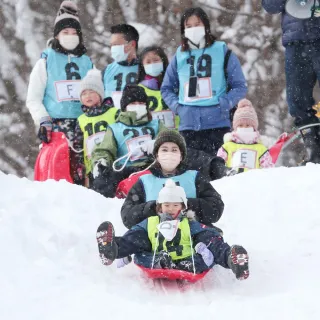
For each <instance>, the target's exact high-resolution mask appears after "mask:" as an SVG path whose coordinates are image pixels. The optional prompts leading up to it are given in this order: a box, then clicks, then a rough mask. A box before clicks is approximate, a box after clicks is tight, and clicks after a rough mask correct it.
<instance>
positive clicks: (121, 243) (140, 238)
mask: <svg viewBox="0 0 320 320" xmlns="http://www.w3.org/2000/svg"><path fill="white" fill-rule="evenodd" d="M115 241H116V243H117V245H118V258H122V257H127V256H129V255H132V254H135V263H136V264H138V265H141V266H144V267H146V268H151V266H152V259H153V253H152V247H151V243H150V240H149V238H148V233H147V232H146V231H145V230H141V229H131V230H129V231H127V232H126V233H125V234H124V235H123V236H122V237H116V240H115ZM198 242H203V243H205V244H206V245H208V249H209V250H210V251H211V252H212V254H213V257H214V263H213V264H212V265H211V266H207V265H206V264H205V263H204V261H203V259H202V256H201V255H199V254H196V253H194V263H195V269H196V273H201V272H203V271H205V270H208V269H210V268H212V267H213V266H214V265H215V264H219V265H221V266H222V267H224V268H229V267H228V255H229V253H230V246H229V245H228V244H227V243H226V242H224V241H223V238H222V237H220V236H213V234H212V233H209V235H208V233H207V232H201V233H200V234H198V235H197V242H196V243H198ZM196 243H194V245H195V244H196ZM184 260H186V261H191V262H192V258H191V257H188V258H186V259H184ZM180 261H181V260H180Z"/></svg>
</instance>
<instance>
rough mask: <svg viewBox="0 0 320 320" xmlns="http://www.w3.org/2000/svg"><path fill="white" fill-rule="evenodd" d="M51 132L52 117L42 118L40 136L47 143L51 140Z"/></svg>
mask: <svg viewBox="0 0 320 320" xmlns="http://www.w3.org/2000/svg"><path fill="white" fill-rule="evenodd" d="M51 132H52V121H51V118H50V117H45V118H42V119H41V121H40V128H39V131H38V138H39V139H40V140H41V141H43V142H45V143H49V142H50V141H51Z"/></svg>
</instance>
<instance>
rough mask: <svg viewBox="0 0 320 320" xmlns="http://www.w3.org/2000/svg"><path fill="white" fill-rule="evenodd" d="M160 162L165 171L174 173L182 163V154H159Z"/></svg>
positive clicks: (160, 152)
mask: <svg viewBox="0 0 320 320" xmlns="http://www.w3.org/2000/svg"><path fill="white" fill-rule="evenodd" d="M158 162H159V163H160V165H161V168H162V169H163V170H165V171H168V172H171V171H174V170H175V169H176V168H177V167H178V165H179V164H180V162H181V154H180V153H179V152H162V151H159V152H158Z"/></svg>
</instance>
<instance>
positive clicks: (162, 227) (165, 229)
mask: <svg viewBox="0 0 320 320" xmlns="http://www.w3.org/2000/svg"><path fill="white" fill-rule="evenodd" d="M179 224H180V221H179V220H170V221H164V222H161V223H160V224H158V225H157V229H158V230H159V232H160V233H161V234H162V235H163V236H164V238H165V239H166V240H167V241H171V240H172V239H173V238H174V237H175V236H176V234H177V231H178V227H179Z"/></svg>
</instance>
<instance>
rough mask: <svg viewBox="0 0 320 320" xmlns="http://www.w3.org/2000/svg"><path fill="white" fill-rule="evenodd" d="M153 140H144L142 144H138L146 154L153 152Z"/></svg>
mask: <svg viewBox="0 0 320 320" xmlns="http://www.w3.org/2000/svg"><path fill="white" fill-rule="evenodd" d="M154 143H155V140H149V141H146V142H145V143H144V144H143V145H141V146H140V148H141V150H142V151H143V152H144V153H146V154H147V155H149V154H152V153H153V148H154Z"/></svg>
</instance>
